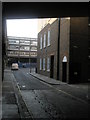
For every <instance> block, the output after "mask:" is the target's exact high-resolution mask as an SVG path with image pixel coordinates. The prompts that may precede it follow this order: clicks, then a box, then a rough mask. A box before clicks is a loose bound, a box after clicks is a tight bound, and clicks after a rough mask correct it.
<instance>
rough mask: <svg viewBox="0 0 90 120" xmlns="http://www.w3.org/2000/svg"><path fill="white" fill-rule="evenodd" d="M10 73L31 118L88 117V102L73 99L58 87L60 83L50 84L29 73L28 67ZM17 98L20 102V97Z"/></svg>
mask: <svg viewBox="0 0 90 120" xmlns="http://www.w3.org/2000/svg"><path fill="white" fill-rule="evenodd" d="M12 73H13V75H14V77H15V80H16V84H17V86H18V91H17V92H18V93H19V94H21V96H22V99H23V100H24V102H25V105H26V107H27V109H28V111H29V113H30V114H31V116H32V118H33V119H35V118H49V119H55V118H57V119H63V118H72V119H73V118H76V119H77V118H88V102H87V101H85V100H84V101H85V102H83V101H79V100H78V99H75V98H74V97H72V95H71V96H70V95H69V94H68V91H67V94H66V92H62V90H60V89H58V88H60V87H59V86H60V85H50V84H47V83H45V82H43V81H40V80H39V79H37V78H35V77H33V76H32V75H30V73H29V69H25V68H24V69H19V70H18V71H12ZM63 87H65V84H64V85H61V88H63ZM54 88H55V89H54ZM56 88H57V89H56ZM63 89H65V88H63ZM69 89H70V86H69ZM69 91H70V90H69ZM18 93H16V94H18ZM84 94H85V93H84ZM18 100H20V101H19V102H21V99H18Z"/></svg>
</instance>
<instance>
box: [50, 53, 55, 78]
mask: <svg viewBox="0 0 90 120" xmlns="http://www.w3.org/2000/svg"><path fill="white" fill-rule="evenodd" d="M50 77H51V78H53V77H54V55H52V56H51V65H50Z"/></svg>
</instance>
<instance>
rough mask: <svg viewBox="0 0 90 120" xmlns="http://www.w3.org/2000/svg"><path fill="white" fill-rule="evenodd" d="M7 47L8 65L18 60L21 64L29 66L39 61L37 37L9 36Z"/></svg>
mask: <svg viewBox="0 0 90 120" xmlns="http://www.w3.org/2000/svg"><path fill="white" fill-rule="evenodd" d="M6 48H7V50H6V51H7V60H8V61H7V62H8V65H11V64H12V63H13V62H18V63H19V66H22V65H23V64H24V65H25V64H26V67H29V66H30V63H35V64H36V62H37V38H25V37H12V36H8V37H7V43H6Z"/></svg>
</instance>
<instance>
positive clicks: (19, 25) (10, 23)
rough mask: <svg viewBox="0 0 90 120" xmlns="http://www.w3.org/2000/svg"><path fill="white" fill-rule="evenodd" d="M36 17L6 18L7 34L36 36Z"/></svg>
mask: <svg viewBox="0 0 90 120" xmlns="http://www.w3.org/2000/svg"><path fill="white" fill-rule="evenodd" d="M37 25H38V19H8V20H7V36H17V37H30V38H37V32H38V31H37V30H38V26H37Z"/></svg>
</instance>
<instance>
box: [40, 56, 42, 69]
mask: <svg viewBox="0 0 90 120" xmlns="http://www.w3.org/2000/svg"><path fill="white" fill-rule="evenodd" d="M40 70H42V59H41V58H40Z"/></svg>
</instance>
